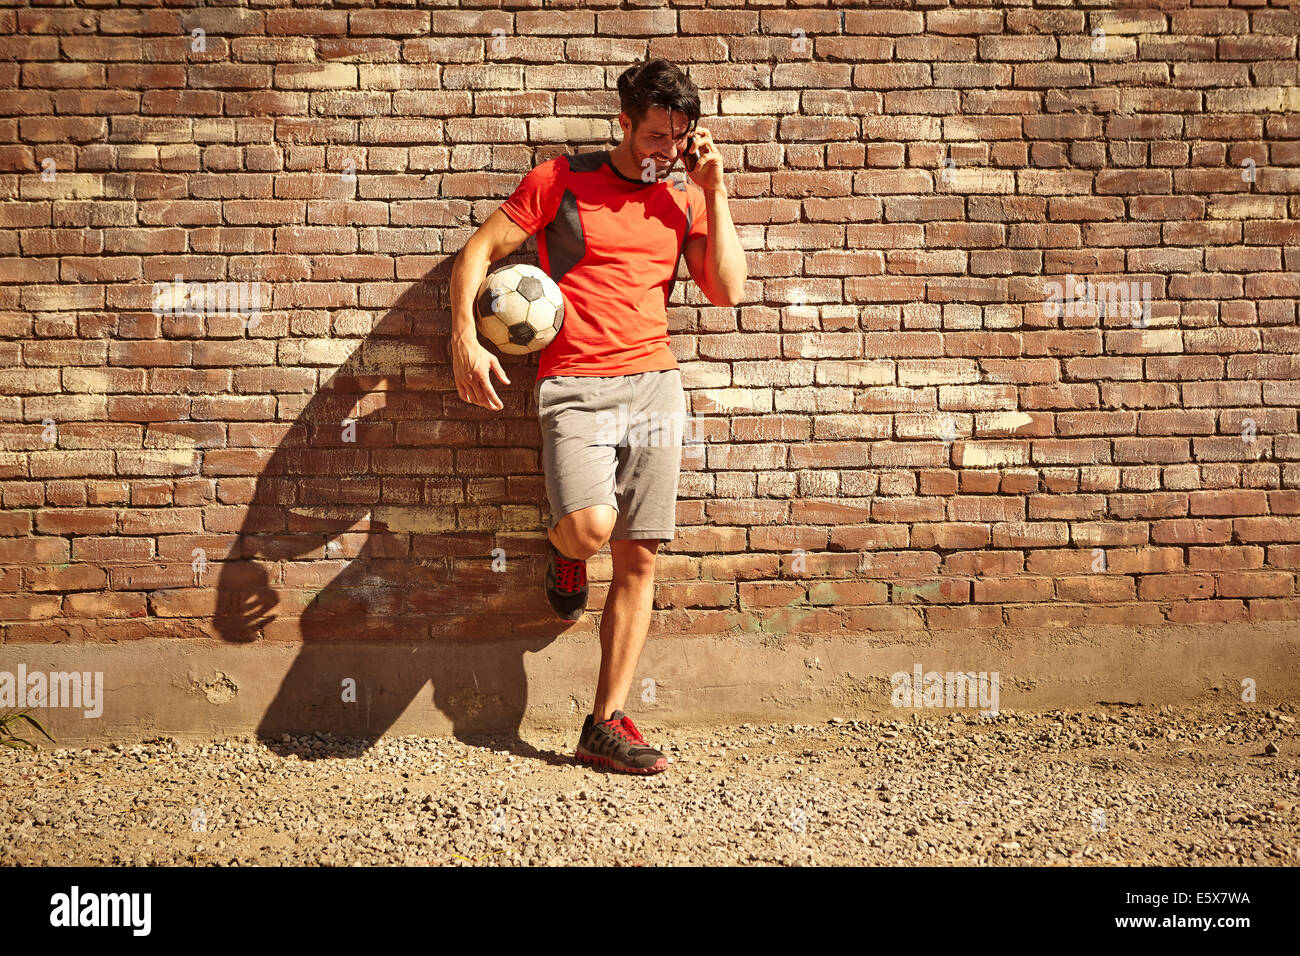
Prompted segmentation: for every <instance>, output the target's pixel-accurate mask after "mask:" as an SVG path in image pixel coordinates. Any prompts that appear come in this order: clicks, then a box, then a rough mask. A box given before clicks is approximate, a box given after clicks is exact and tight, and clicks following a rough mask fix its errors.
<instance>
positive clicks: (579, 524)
mask: <svg viewBox="0 0 1300 956" xmlns="http://www.w3.org/2000/svg"><path fill="white" fill-rule="evenodd" d="M617 520H618V511H617V510H615V509H614V508H611V507H610V506H609V505H592V506H591V507H589V508H581V509H579V510H578V511H571V512H570V513H569V514H567V515H565V516H564V517H563V518H561V519H560V520H559V522H558V523H557V524H556V526H555V527H556V530H557V531H559V533H560V534H561V535H562V536H563V538H564V540H565V541H566V542H568V545H569V547H570V548H571V549H572V551H571V552H570V553H569V557H571V558H582V559H584V560H585V559H587V558H589V557H591V556H592V555H593V554H595V553H596V552H597V551H599V550H600V549H601V548H603V547H604V546H605V543H606V542H607V541H609V536H610V535H611V534H613V533H614V522H615V521H617Z"/></svg>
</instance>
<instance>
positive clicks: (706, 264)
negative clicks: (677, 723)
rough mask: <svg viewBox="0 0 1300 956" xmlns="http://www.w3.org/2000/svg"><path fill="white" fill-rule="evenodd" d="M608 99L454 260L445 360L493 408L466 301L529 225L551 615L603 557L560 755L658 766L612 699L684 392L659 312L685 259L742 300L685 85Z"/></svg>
mask: <svg viewBox="0 0 1300 956" xmlns="http://www.w3.org/2000/svg"><path fill="white" fill-rule="evenodd" d="M618 91H619V100H620V105H621V109H622V111H621V112H620V113H619V117H618V122H619V125H620V126H621V127H622V129H623V140H622V142H621V143H620V144H619V146H618V147H617V148H616V149H613V150H602V151H600V152H594V153H583V154H569V155H565V156H557V157H556V158H555V159H552V160H549V161H548V162H545V163H542V164H540V165H539V166H537V167H535V168H534V169H532V170H531V171H530V172H529V173H528V174H527V175H526V176H524V178H523V181H522V182H521V183H520V184H519V187H518V188H517V189H516V190H515V191H514V193H513V194H512V195H511V196H510V197H509V198H508V199H507V200H506V201H505V202H504V203H503V204H502V206H501V208H500V209H498V210H496V211H495V212H493V214H492V215H491V216H490V217H489V218H488V220H487V221H486V222H485V223H484V224H483V225H482V226H481V227H480V228H479V229H478V230H477V231H476V232H475V234H474V235H473V236H472V237H471V238H470V240H469V241H468V242H467V243H466V245H465V248H464V249H463V250H462V251H461V253H460V255H459V256H458V257H457V260H456V264H455V267H454V268H453V270H452V278H451V284H452V322H453V331H452V343H451V354H452V361H453V365H454V368H455V376H456V388H457V391H458V392H459V393H460V397H461V398H462V399H464V400H465V401H467V402H472V403H474V404H476V405H481V406H483V407H485V408H495V409H500V408H501V407H502V404H501V401H500V399H499V398H498V397H497V395H496V392H495V390H494V388H493V386H492V382H491V377H490V375H489V371H493V372H495V373H496V375H497V377H498V378H500V379H501V381H503V382H505V383H506V384H509V383H510V380H509V379H508V378H507V377H506V375H505V372H504V371H503V370H502V368H501V365H500V363H499V362H498V361H497V357H496V356H495V355H494V354H492V353H491V352H489V351H488V350H487V349H485V348H483V347H482V346H481V345H480V344H479V342H478V338H477V335H476V331H475V326H474V319H473V313H472V301H473V297H474V296H475V295H476V294H477V291H478V289H479V286H480V285H481V284H482V282H483V279H484V277H485V276H486V274H487V270H488V267H489V265H490V264H491V263H492V262H495V261H496V260H498V259H500V258H502V257H503V256H507V255H509V254H510V253H511V252H513V251H514V250H515V249H517V248H518V247H519V246H520V245H521V244H522V243H523V242H524V241H525V240H526V239H527V238H528V237H529V236H530V235H533V234H534V233H540V235H539V236H538V259H539V261H540V264H541V267H542V269H544V270H545V271H546V272H547V274H548V275H549V276H550V277H551V278H552V279H554V280H555V281H556V283H557V284H558V285H559V287H560V291H561V292H563V293H564V298H565V312H564V322H563V325H562V326H561V328H560V332H559V334H557V336H556V337H555V339H554V340H553V341H552V342H551V343H550V344H549V345H548V346H546V347H545V348H544V349H542V350H541V352H540V361H539V368H538V373H537V381H536V382H535V384H534V393H535V397H536V400H537V408H538V417H539V419H540V421H541V426H542V462H543V470H544V472H545V478H546V495H547V498H548V499H549V501H550V504H551V512H552V520H551V525H550V527H549V528H548V529H547V538H548V550H549V563H548V567H547V570H546V581H545V589H546V595H547V598H548V599H549V601H550V603H551V606H552V608H554V609H555V612H556V614H558V615H559V616H560V617H561V618H563V619H565V620H570V621H576V620H578V618H579V617H581V616H582V613H583V611H584V610H585V608H586V605H587V558H589V557H591V556H592V555H593V554H595V553H596V552H597V551H599V550H600V549H601V548H602V547H603V546H604V544H605V542H606V541H608V542H609V546H610V553H611V558H612V562H613V581H612V582H611V585H610V589H609V594H608V597H607V598H606V601H605V607H604V613H603V615H602V617H601V623H600V646H601V661H600V679H599V681H598V683H597V686H596V699H595V708H594V711H593V713H591V714H589V715H588V716H587V718H586V722H585V723H584V725H583V729H582V734H581V736H580V738H579V741H578V747H577V750H576V753H575V755H576V756H577V757H578V759H580V760H583V761H585V762H588V763H593V764H598V765H601V766H605V767H609V768H611V769H613V770H617V771H622V772H627V773H657V772H659V771H661V770H664V769H666V768H667V760H666V759H665V757H664V755H663V753H661V752H660V751H659V750H656V749H654V748H652V747H650V746H649V745H648V744H647V743H646V741H645V739H644V738H643V737H642V736H641V734H640V732H639V731H638V730H637V729H636V726H635V725H634V724H633V723H632V720H631V718H629V717H628V716H627V715H626V714H624V713H623V711H622V709H621V708H622V707H623V705H624V702H625V701H626V699H627V694H628V690H629V688H630V687H631V683H632V677H633V674H634V672H635V671H636V664H637V660H638V659H639V657H640V655H641V648H642V646H643V645H644V643H645V639H646V633H647V631H648V629H649V626H650V610H651V607H652V604H653V599H654V566H655V556H656V553H657V551H658V548H659V543H660V542H661V541H668V540H671V539H672V538H673V536H674V532H675V524H676V508H677V486H678V475H679V469H680V466H681V448H682V441H681V429H682V427H684V424H685V418H686V400H685V392H684V391H683V389H682V381H681V370H680V368H679V367H678V365H677V361H676V358H675V357H674V355H673V352H672V350H671V349H670V348H669V347H668V314H667V308H666V305H667V301H668V298H669V296H670V294H671V292H672V287H673V284H674V282H675V281H676V274H677V266H678V262H679V261H680V260H681V258H682V256H683V255H684V256H685V258H686V264H687V268H688V269H689V270H690V274H691V277H692V278H693V279H694V280H695V282H696V284H697V285H698V286H699V287H700V289H701V291H703V293H704V294H705V296H707V297H708V299H709V301H710V302H712V303H713V304H714V305H719V306H734V305H736V304H737V303H739V302H740V300H741V297H742V295H743V293H744V286H745V279H746V271H745V260H744V254H743V252H742V250H741V247H740V237H739V236H737V234H736V229H735V225H734V224H733V223H732V221H731V213H730V211H729V209H728V206H727V189H726V185H725V183H724V182H723V170H722V162H721V157H720V155H719V153H718V151H717V149H716V148H715V147H714V145H713V139H712V136H711V135H710V134H709V131H708V129H707V128H705V127H702V126H701V127H699V128H696V124H697V123H698V121H699V116H700V97H699V91H698V90H697V89H696V87H695V85H694V84H693V83H692V82H691V81H690V79H689V78H688V77H687V76H686V75H685V74H684V73H683V72H681V71H680V70H679V69H677V68H676V67H675V66H673V65H672V64H671V63H669V62H667V61H666V60H662V59H656V60H651V61H649V62H646V63H642V64H638V65H636V66H633V67H631V68H629V69H628V70H626V71H625V72H624V73H623V74H622V76H620V77H619V80H618ZM688 138H689V145H690V147H691V148H690V150H689V152H688ZM678 159H683V160H684V164H685V165H687V166H688V168H689V167H692V166H693V167H694V168H693V169H692V170H691V171H690V172H689V177H690V180H691V182H690V183H686V182H680V183H675V182H673V181H671V180H669V178H668V174H669V172H670V170H671V169H672V167H673V166H674V165H675V164H676V162H677V160H678ZM647 422H648V423H650V424H651V428H650V429H649V432H648V439H649V440H646V438H647V432H646V429H645V428H644V424H645V423H647ZM665 422H669V423H672V422H675V423H676V426H675V427H664V423H665ZM638 423H640V424H641V425H642V427H641V428H640V429H638ZM629 426H630V429H631V431H632V432H635V433H636V434H638V435H639V436H640V439H641V440H636V439H635V438H632V437H631V436H630V435H629Z"/></svg>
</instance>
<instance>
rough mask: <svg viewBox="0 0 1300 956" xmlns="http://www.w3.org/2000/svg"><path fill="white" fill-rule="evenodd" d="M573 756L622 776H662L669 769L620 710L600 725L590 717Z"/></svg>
mask: <svg viewBox="0 0 1300 956" xmlns="http://www.w3.org/2000/svg"><path fill="white" fill-rule="evenodd" d="M573 755H574V756H575V757H577V758H578V759H579V760H581V761H582V762H583V763H590V764H596V765H597V766H600V767H609V768H610V769H611V770H618V771H621V772H622V773H659V772H660V771H662V770H667V769H668V758H667V757H665V756H664V755H663V753H662V752H661V751H658V750H655V748H653V747H651V746H650V745H649V744H647V743H646V742H645V738H644V737H642V736H641V731H639V730H637V729H636V725H635V724H634V723H632V718H631V717H629V716H627V714H625V713H623V712H622V711H621V710H616V711H614V713H613V715H611V716H610V718H609V720H605V721H601V722H600V723H599V724H598V723H596V718H595V716H594V715H592V714H588V715H587V720H586V722H585V723H583V725H582V736H581V737H579V738H578V749H577V750H575V751H574V753H573Z"/></svg>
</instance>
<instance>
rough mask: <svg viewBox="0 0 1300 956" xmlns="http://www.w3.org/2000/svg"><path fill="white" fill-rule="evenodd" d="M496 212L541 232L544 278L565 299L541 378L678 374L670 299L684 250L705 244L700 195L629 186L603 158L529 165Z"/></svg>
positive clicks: (672, 184) (682, 186)
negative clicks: (670, 336)
mask: <svg viewBox="0 0 1300 956" xmlns="http://www.w3.org/2000/svg"><path fill="white" fill-rule="evenodd" d="M501 209H502V211H504V212H505V214H506V215H507V216H509V217H510V218H511V219H513V220H514V221H515V222H516V223H518V224H519V226H520V228H522V229H523V230H525V231H526V232H527V233H528V234H529V235H533V234H535V233H540V234H539V235H538V236H537V253H538V259H539V260H540V263H541V267H542V270H543V271H544V272H546V274H547V275H549V276H550V277H551V278H552V279H553V280H555V283H556V284H557V285H558V286H559V287H560V291H561V292H562V293H563V294H564V323H563V324H562V325H561V326H560V331H559V334H557V335H556V336H555V339H554V340H553V341H552V342H551V344H550V345H548V346H546V347H545V348H544V349H542V350H541V352H540V353H539V355H540V361H539V363H538V366H539V367H538V369H537V378H538V379H543V378H546V377H547V376H548V375H632V374H635V373H637V372H651V371H657V370H660V369H670V368H677V367H678V366H677V359H676V357H675V356H674V355H673V353H672V350H671V349H670V348H669V347H668V308H667V304H668V297H669V296H670V295H671V294H672V289H673V284H674V283H675V282H676V281H677V264H678V262H679V261H680V260H681V257H682V255H683V251H684V249H685V246H686V242H687V241H688V240H690V239H694V238H696V237H697V236H705V235H708V217H707V216H706V215H705V207H704V190H702V189H700V187H699V186H696V185H695V184H694V183H692V182H690V181H689V180H686V181H685V182H682V181H680V180H676V181H675V180H674V179H673V178H671V177H670V178H668V179H666V180H663V181H662V182H649V183H645V182H641V181H640V180H639V179H635V180H634V179H628V178H627V177H626V176H624V175H623V174H622V173H620V172H619V171H618V170H617V169H615V168H614V165H613V163H612V162H611V161H610V158H609V151H608V150H601V151H600V152H595V153H575V154H570V155H566V156H557V157H555V158H554V159H551V160H548V161H547V162H544V163H542V164H541V165H539V166H536V167H535V168H533V169H532V170H530V171H529V172H528V174H527V175H525V176H524V178H523V181H522V182H520V184H519V186H518V188H517V189H515V191H514V193H513V194H512V195H511V196H510V198H509V199H507V200H506V201H505V202H504V203H502V204H501Z"/></svg>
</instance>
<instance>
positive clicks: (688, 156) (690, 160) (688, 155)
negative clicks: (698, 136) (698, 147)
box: [682, 134, 699, 172]
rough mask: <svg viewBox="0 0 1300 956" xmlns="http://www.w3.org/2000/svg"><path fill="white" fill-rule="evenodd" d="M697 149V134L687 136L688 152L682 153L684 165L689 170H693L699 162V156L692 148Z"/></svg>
mask: <svg viewBox="0 0 1300 956" xmlns="http://www.w3.org/2000/svg"><path fill="white" fill-rule="evenodd" d="M694 149H695V135H694V134H692V135H690V136H687V137H686V152H684V153H682V165H683V166H685V167H686V171H687V172H693V171H694V169H695V164H696V163H697V162H699V157H698V156H696V155H695V153H694V152H692V150H694Z"/></svg>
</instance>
